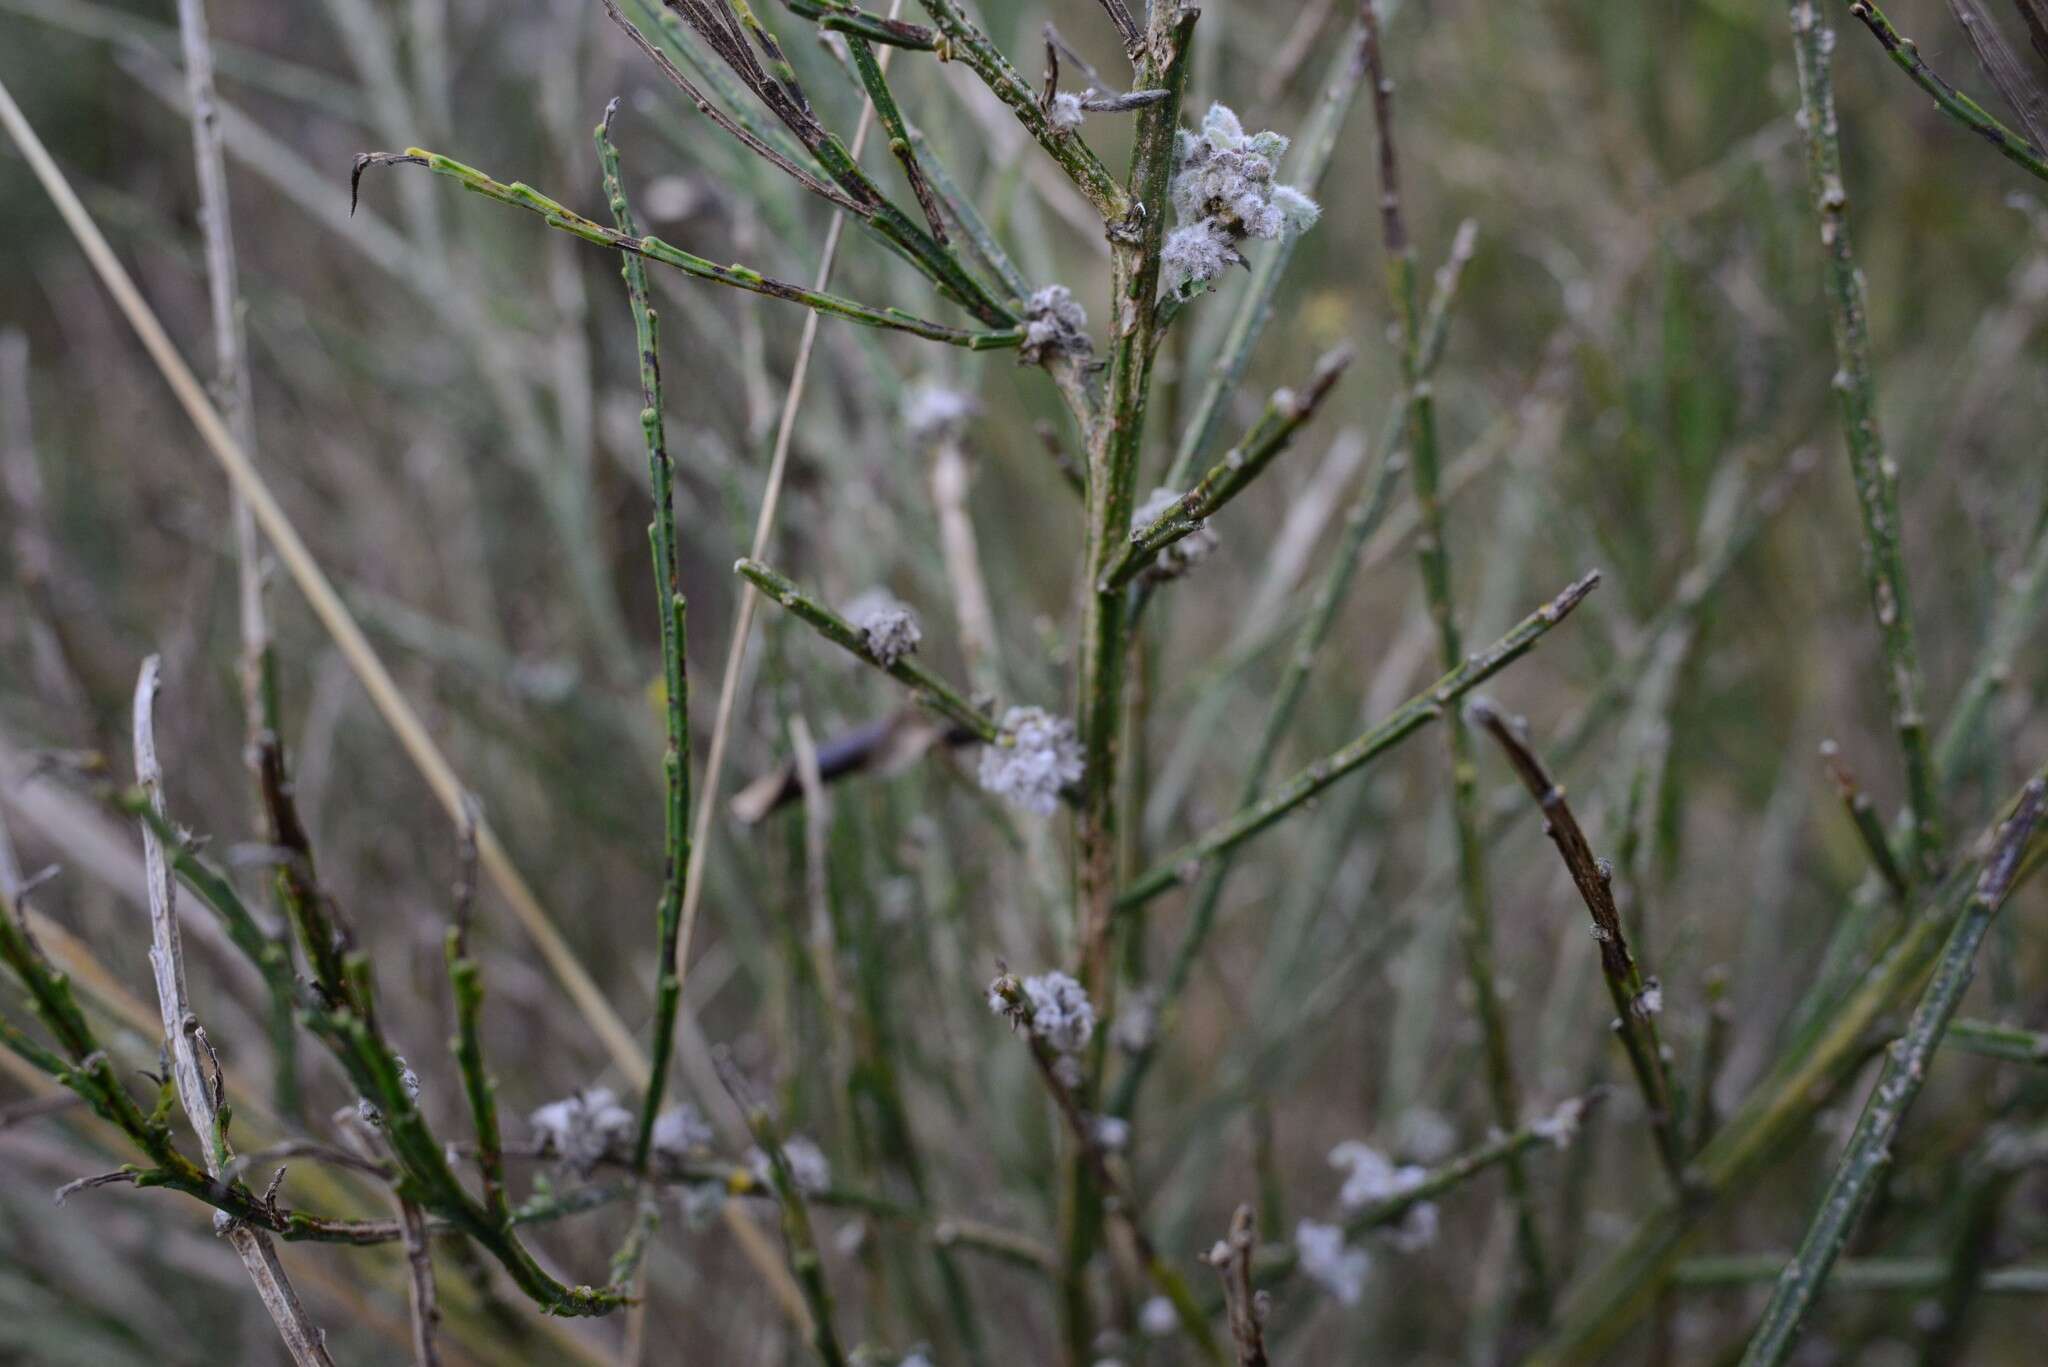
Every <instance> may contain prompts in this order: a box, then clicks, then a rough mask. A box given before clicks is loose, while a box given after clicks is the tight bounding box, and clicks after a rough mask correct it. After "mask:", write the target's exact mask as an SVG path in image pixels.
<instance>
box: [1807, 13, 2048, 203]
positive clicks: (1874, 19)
mask: <svg viewBox="0 0 2048 1367" xmlns="http://www.w3.org/2000/svg"><path fill="white" fill-rule="evenodd" d="M1807 3H1809V4H1811V3H1812V0H1807ZM1849 13H1850V14H1851V15H1852V16H1854V17H1855V18H1856V19H1858V20H1861V21H1862V24H1863V27H1865V28H1867V29H1869V30H1870V36H1871V37H1873V38H1875V39H1877V41H1878V45H1879V46H1881V47H1882V48H1884V51H1885V55H1886V56H1887V57H1890V58H1891V59H1892V62H1893V63H1894V64H1895V65H1896V66H1897V67H1898V68H1899V70H1901V71H1903V72H1905V73H1906V75H1907V77H1908V78H1909V79H1911V81H1912V82H1913V84H1914V85H1917V86H1919V87H1920V88H1921V89H1922V90H1924V91H1926V92H1927V96H1928V98H1929V99H1931V100H1933V101H1934V104H1935V107H1936V108H1938V109H1939V110H1941V112H1942V113H1944V114H1946V115H1948V116H1949V117H1950V118H1952V119H1954V120H1955V121H1956V122H1957V123H1959V124H1961V125H1962V126H1963V127H1965V128H1967V129H1969V130H1970V131H1971V132H1972V133H1975V134H1976V135H1977V136H1978V137H1980V138H1982V139H1984V141H1986V142H1988V143H1990V144H1991V145H1992V146H1993V147H1995V148H1997V149H1998V154H1999V155H2000V156H2002V157H2004V158H2005V159H2006V160H2007V161H2009V162H2011V163H2012V164H2013V165H2015V166H2017V167H2019V168H2020V169H2021V170H2024V171H2026V172H2027V173H2028V174H2029V175H2032V176H2035V177H2037V178H2038V179H2041V180H2048V158H2044V157H2043V156H2042V155H2041V149H2040V148H2037V147H2035V146H2034V144H2033V143H2031V142H2029V141H2027V139H2025V138H2023V137H2021V136H2020V135H2019V134H2018V133H2015V132H2013V130H2012V129H2010V128H2007V127H2006V126H2005V125H2004V124H2002V123H2000V122H1999V121H1998V120H1997V119H1995V118H1993V117H1992V116H1991V115H1990V113H1989V112H1987V111H1986V110H1985V108H1984V106H1983V105H1980V104H1978V103H1977V102H1976V101H1975V100H1973V99H1971V98H1970V97H1969V96H1968V95H1965V94H1964V93H1963V92H1962V91H1960V90H1958V89H1956V88H1955V87H1954V86H1952V85H1950V84H1949V83H1948V82H1947V81H1945V80H1943V79H1942V78H1941V77H1940V76H1938V75H1936V74H1935V72H1934V69H1933V68H1932V67H1930V66H1928V65H1927V63H1926V62H1924V61H1922V60H1921V57H1920V45H1919V44H1918V43H1916V42H1914V41H1913V40H1912V39H1910V38H1905V37H1901V36H1900V34H1899V31H1898V30H1897V29H1895V28H1893V27H1892V21H1891V20H1889V19H1887V18H1885V14H1884V11H1883V10H1881V9H1879V8H1878V7H1877V6H1876V5H1875V4H1873V3H1871V0H1855V3H1853V4H1851V5H1850V6H1849ZM1795 22H1796V21H1795Z"/></svg>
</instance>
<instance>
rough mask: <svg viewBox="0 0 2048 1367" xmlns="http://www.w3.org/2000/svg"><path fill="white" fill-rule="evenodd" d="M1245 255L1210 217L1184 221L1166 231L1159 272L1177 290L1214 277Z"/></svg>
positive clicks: (1168, 285)
mask: <svg viewBox="0 0 2048 1367" xmlns="http://www.w3.org/2000/svg"><path fill="white" fill-rule="evenodd" d="M1243 259H1244V258H1242V257H1240V256H1239V255H1238V254H1237V249H1236V248H1235V247H1233V246H1231V245H1230V237H1229V234H1227V233H1225V232H1224V231H1223V229H1222V228H1221V227H1219V226H1217V224H1216V223H1215V221H1214V220H1212V219H1207V218H1204V219H1198V220H1196V221H1195V222H1193V223H1183V224H1182V225H1181V226H1180V227H1178V228H1175V229H1174V230H1173V231H1172V232H1170V233H1168V234H1167V235H1166V245H1165V246H1164V247H1162V248H1160V251H1159V273H1160V276H1161V278H1163V279H1164V280H1165V281H1166V287H1167V288H1168V289H1170V290H1172V291H1173V292H1175V293H1176V294H1179V293H1184V292H1186V291H1187V290H1188V289H1190V288H1192V287H1193V286H1195V285H1199V284H1201V283H1203V282H1204V281H1207V280H1214V279H1215V278H1216V277H1217V276H1219V275H1221V274H1223V271H1224V268H1225V267H1227V266H1234V265H1236V264H1237V263H1238V262H1239V261H1241V260H1243Z"/></svg>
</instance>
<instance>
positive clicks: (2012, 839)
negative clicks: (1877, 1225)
mask: <svg viewBox="0 0 2048 1367" xmlns="http://www.w3.org/2000/svg"><path fill="white" fill-rule="evenodd" d="M2044 795H2048V776H2044V777H2038V778H2036V779H2034V781H2033V782H2032V783H2029V784H2028V785H2027V787H2026V789H2025V791H2024V792H2023V793H2022V794H2021V797H2020V801H2019V805H2018V807H2017V808H2016V809H2015V810H2014V812H2013V815H2012V817H2011V819H2010V820H2009V821H2007V822H2006V823H2005V826H2004V827H2003V829H2001V831H2000V832H1999V835H1998V840H1997V844H1996V845H1995V847H1994V848H1993V850H1992V853H1991V856H1990V857H1989V858H1988V859H1987V860H1986V861H1985V865H1984V872H1983V875H1982V876H1981V877H1980V878H1979V879H1978V880H1977V887H1976V891H1975V893H1974V894H1973V895H1972V896H1971V898H1970V900H1969V903H1968V905H1967V906H1966V907H1965V908H1964V910H1963V914H1962V916H1961V917H1960V918H1958V920H1957V921H1956V924H1955V928H1954V930H1952V931H1951V932H1950V934H1949V937H1948V943H1947V945H1946V946H1945V947H1944V948H1943V950H1942V953H1941V959H1940V961H1939V963H1938V964H1937V965H1936V967H1935V971H1934V976H1933V978H1932V979H1930V980H1929V982H1928V984H1927V987H1926V990H1925V991H1923V992H1922V993H1921V995H1920V1002H1919V1004H1918V1005H1917V1006H1915V1007H1914V1008H1913V1016H1912V1019H1911V1020H1910V1021H1909V1022H1908V1023H1907V1026H1906V1032H1905V1034H1903V1035H1901V1036H1900V1037H1899V1038H1898V1039H1897V1040H1894V1041H1893V1042H1892V1045H1891V1048H1890V1051H1889V1053H1888V1056H1887V1058H1886V1060H1885V1066H1884V1069H1883V1071H1882V1072H1881V1073H1880V1074H1879V1075H1878V1079H1877V1085H1876V1087H1875V1088H1873V1089H1872V1091H1871V1094H1870V1100H1869V1101H1868V1102H1867V1103H1866V1104H1865V1106H1864V1109H1863V1114H1862V1116H1861V1117H1860V1118H1859V1119H1858V1120H1857V1122H1856V1130H1855V1133H1854V1134H1852V1135H1851V1136H1850V1138H1849V1145H1848V1148H1847V1149H1846V1150H1844V1152H1843V1154H1842V1158H1841V1161H1840V1162H1839V1163H1838V1164H1837V1165H1836V1167H1835V1174H1834V1177H1833V1179H1832V1180H1830V1182H1829V1183H1828V1188H1827V1191H1826V1193H1825V1194H1824V1195H1823V1196H1822V1197H1821V1199H1820V1203H1819V1204H1818V1205H1817V1206H1816V1207H1815V1208H1814V1215H1813V1220H1812V1222H1811V1223H1810V1224H1809V1225H1808V1226H1807V1230H1806V1237H1805V1238H1804V1239H1803V1240H1801V1241H1800V1245H1799V1251H1798V1253H1797V1254H1795V1255H1794V1257H1793V1259H1792V1261H1791V1262H1789V1263H1787V1264H1786V1266H1785V1272H1784V1275H1783V1276H1781V1277H1780V1278H1779V1279H1778V1282H1777V1284H1776V1286H1775V1287H1774V1288H1773V1290H1772V1293H1771V1300H1770V1304H1768V1305H1767V1306H1765V1307H1764V1313H1763V1318H1762V1319H1761V1320H1760V1321H1759V1323H1758V1325H1757V1329H1756V1334H1755V1336H1754V1337H1753V1338H1751V1339H1750V1342H1749V1350H1748V1351H1747V1352H1746V1353H1744V1355H1743V1359H1742V1360H1743V1363H1744V1364H1745V1367H1762V1364H1775V1363H1781V1362H1783V1361H1785V1360H1786V1358H1788V1357H1789V1356H1791V1353H1792V1345H1793V1343H1794V1341H1795V1340H1796V1339H1797V1337H1798V1334H1799V1329H1800V1326H1801V1324H1803V1323H1804V1321H1805V1318H1806V1312H1807V1311H1808V1310H1809V1309H1810V1308H1811V1307H1812V1304H1813V1301H1814V1298H1815V1297H1816V1296H1817V1295H1819V1293H1820V1289H1821V1287H1822V1285H1823V1284H1825V1283H1826V1281H1827V1277H1828V1273H1829V1271H1830V1270H1832V1268H1833V1267H1834V1263H1835V1259H1836V1258H1837V1257H1839V1256H1840V1255H1841V1251H1842V1248H1843V1245H1845V1244H1846V1243H1847V1242H1848V1239H1849V1235H1850V1233H1851V1232H1852V1231H1853V1230H1854V1228H1855V1226H1856V1222H1857V1219H1858V1218H1859V1217H1860V1216H1861V1215H1862V1214H1863V1210H1864V1207H1865V1206H1866V1205H1868V1204H1869V1201H1870V1198H1871V1196H1872V1194H1873V1193H1874V1192H1875V1191H1876V1189H1877V1182H1878V1179H1879V1177H1881V1176H1882V1175H1883V1173H1884V1172H1885V1171H1886V1170H1887V1169H1888V1168H1889V1167H1890V1166H1891V1161H1892V1143H1893V1141H1894V1140H1895V1139H1896V1138H1897V1137H1898V1133H1899V1128H1900V1126H1902V1125H1903V1124H1904V1123H1905V1119H1906V1113H1907V1112H1908V1111H1909V1110H1911V1109H1912V1106H1913V1102H1914V1101H1915V1100H1916V1099H1917V1098H1918V1097H1919V1095H1920V1088H1921V1086H1922V1085H1923V1084H1924V1083H1925V1082H1926V1080H1927V1070H1928V1067H1929V1065H1930V1064H1931V1063H1932V1062H1933V1058H1934V1050H1935V1048H1936V1046H1937V1045H1939V1044H1940V1043H1941V1037H1942V1033H1943V1032H1944V1031H1945V1030H1946V1029H1947V1028H1948V1022H1949V1018H1950V1017H1952V1016H1953V1015H1955V1011H1956V1007H1957V1005H1958V1004H1959V1003H1960V1002H1961V1001H1962V997H1963V991H1964V989H1965V988H1967V987H1968V986H1969V985H1970V978H1971V976H1972V974H1973V972H1974V967H1973V966H1974V963H1975V961H1976V957H1977V946H1978V945H1979V944H1980V943H1982V941H1983V939H1984V934H1985V932H1986V931H1988V930H1989V929H1990V928H1991V921H1992V918H1993V917H1994V916H1996V915H1997V914H1998V909H1999V907H2000V906H2001V905H2002V904H2003V903H2004V901H2005V897H2006V894H2007V893H2008V892H2010V891H2011V890H2012V885H2013V881H2014V875H2015V874H2016V873H2017V872H2018V869H2019V865H2020V860H2021V857H2022V856H2023V855H2024V853H2025V851H2026V848H2027V842H2028V841H2029V840H2030V839H2031V838H2032V836H2033V831H2034V823H2035V821H2036V820H2037V819H2038V818H2039V817H2040V814H2041V804H2042V799H2043V796H2044Z"/></svg>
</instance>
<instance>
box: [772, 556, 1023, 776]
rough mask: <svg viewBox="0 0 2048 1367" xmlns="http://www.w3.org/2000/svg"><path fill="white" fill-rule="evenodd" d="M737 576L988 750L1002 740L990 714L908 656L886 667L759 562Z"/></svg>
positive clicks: (851, 632) (819, 606) (843, 624)
mask: <svg viewBox="0 0 2048 1367" xmlns="http://www.w3.org/2000/svg"><path fill="white" fill-rule="evenodd" d="M733 572H734V573H735V574H738V575H740V576H741V577H742V578H744V579H746V580H747V581H748V582H749V583H751V584H752V585H753V586H754V587H755V588H757V589H759V590H761V592H763V593H765V594H767V595H768V596H769V597H770V598H772V599H774V600H775V601H776V602H777V603H780V604H781V605H782V606H783V607H785V608H787V609H789V611H791V612H793V613H795V614H796V615H797V616H798V617H799V618H801V619H802V620H803V621H804V623H805V624H806V625H808V626H810V627H811V628H812V629H813V630H815V631H816V632H817V633H818V634H819V635H820V636H823V637H824V638H825V639H826V640H828V641H830V642H831V643H832V644H834V645H836V646H838V647H839V648H840V649H841V650H844V651H846V652H847V653H848V654H851V655H854V656H856V657H858V658H859V659H861V660H865V661H866V662H867V663H869V664H871V665H873V666H874V667H875V668H877V669H879V670H881V671H882V672H883V673H885V674H887V675H889V676H890V677H891V678H893V679H895V680H896V681H897V682H899V683H901V684H904V685H906V686H907V687H908V688H909V689H910V690H911V691H912V693H914V694H915V695H916V697H917V700H918V701H919V702H921V703H923V704H924V705H925V706H926V707H928V708H930V709H931V710H932V711H934V712H936V713H938V714H939V715H940V716H942V717H944V718H946V719H947V720H948V721H951V722H953V723H954V724H955V725H957V726H960V727H963V728H965V729H966V730H968V731H970V732H972V733H973V734H974V735H975V736H976V737H977V738H978V739H980V740H981V742H982V743H983V744H985V745H994V744H997V743H998V742H999V741H1000V740H1001V738H1002V730H1001V728H1000V727H998V726H997V725H996V723H995V721H994V720H993V719H992V718H990V717H989V715H988V714H987V713H986V712H983V711H982V710H981V709H979V708H977V707H976V706H975V705H974V704H973V703H971V702H969V701H968V700H967V698H966V697H965V696H964V695H963V694H962V693H961V692H960V690H959V689H957V688H955V687H953V685H951V684H949V683H947V682H946V681H945V680H944V679H941V678H940V677H939V676H938V675H936V674H934V673H932V672H931V671H930V670H928V669H926V668H925V667H924V666H923V665H921V664H919V663H918V662H917V661H915V660H913V659H911V658H909V657H908V656H903V657H901V658H898V659H895V660H890V661H887V662H886V663H885V662H884V661H883V660H882V658H881V657H880V656H878V655H876V654H875V653H874V651H873V650H871V649H869V647H868V642H867V636H866V634H865V633H864V632H862V631H861V629H860V628H859V627H856V626H855V625H854V624H853V623H851V622H849V621H847V620H846V619H845V618H844V617H841V616H840V615H839V614H838V613H836V612H834V611H832V609H830V608H828V607H826V606H825V605H824V604H823V603H820V602H819V601H818V600H817V599H815V598H813V597H811V596H810V595H809V594H807V593H805V592H804V591H803V590H802V589H800V588H798V587H797V586H796V585H795V584H794V583H792V582H791V581H790V580H789V579H787V578H786V577H784V576H783V575H781V574H778V573H776V572H775V571H774V570H772V569H770V568H768V567H767V566H766V565H764V564H762V563H761V562H760V561H758V560H746V559H742V560H739V561H736V562H735V563H734V564H733Z"/></svg>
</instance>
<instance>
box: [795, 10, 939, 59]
mask: <svg viewBox="0 0 2048 1367" xmlns="http://www.w3.org/2000/svg"><path fill="white" fill-rule="evenodd" d="M782 3H783V4H784V5H785V6H786V7H787V8H788V9H789V12H790V13H791V14H794V15H796V16H798V17H799V18H803V19H809V20H810V21H811V22H813V23H815V24H816V25H817V26H818V27H819V28H821V29H826V30H829V31H830V32H833V33H844V34H846V35H847V36H848V37H853V38H865V39H866V40H867V41H868V42H871V43H887V44H888V45H890V46H891V47H907V48H914V49H916V50H917V51H920V52H930V51H931V50H932V49H933V48H935V47H937V46H938V43H939V36H938V34H936V33H934V32H933V31H932V30H930V29H928V28H926V27H925V26H924V25H923V24H912V23H907V22H905V21H904V20H901V19H888V18H884V17H883V16H881V15H878V14H869V13H868V12H867V11H866V10H863V9H861V8H860V7H858V6H856V5H853V4H849V3H847V2H846V0H782Z"/></svg>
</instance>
